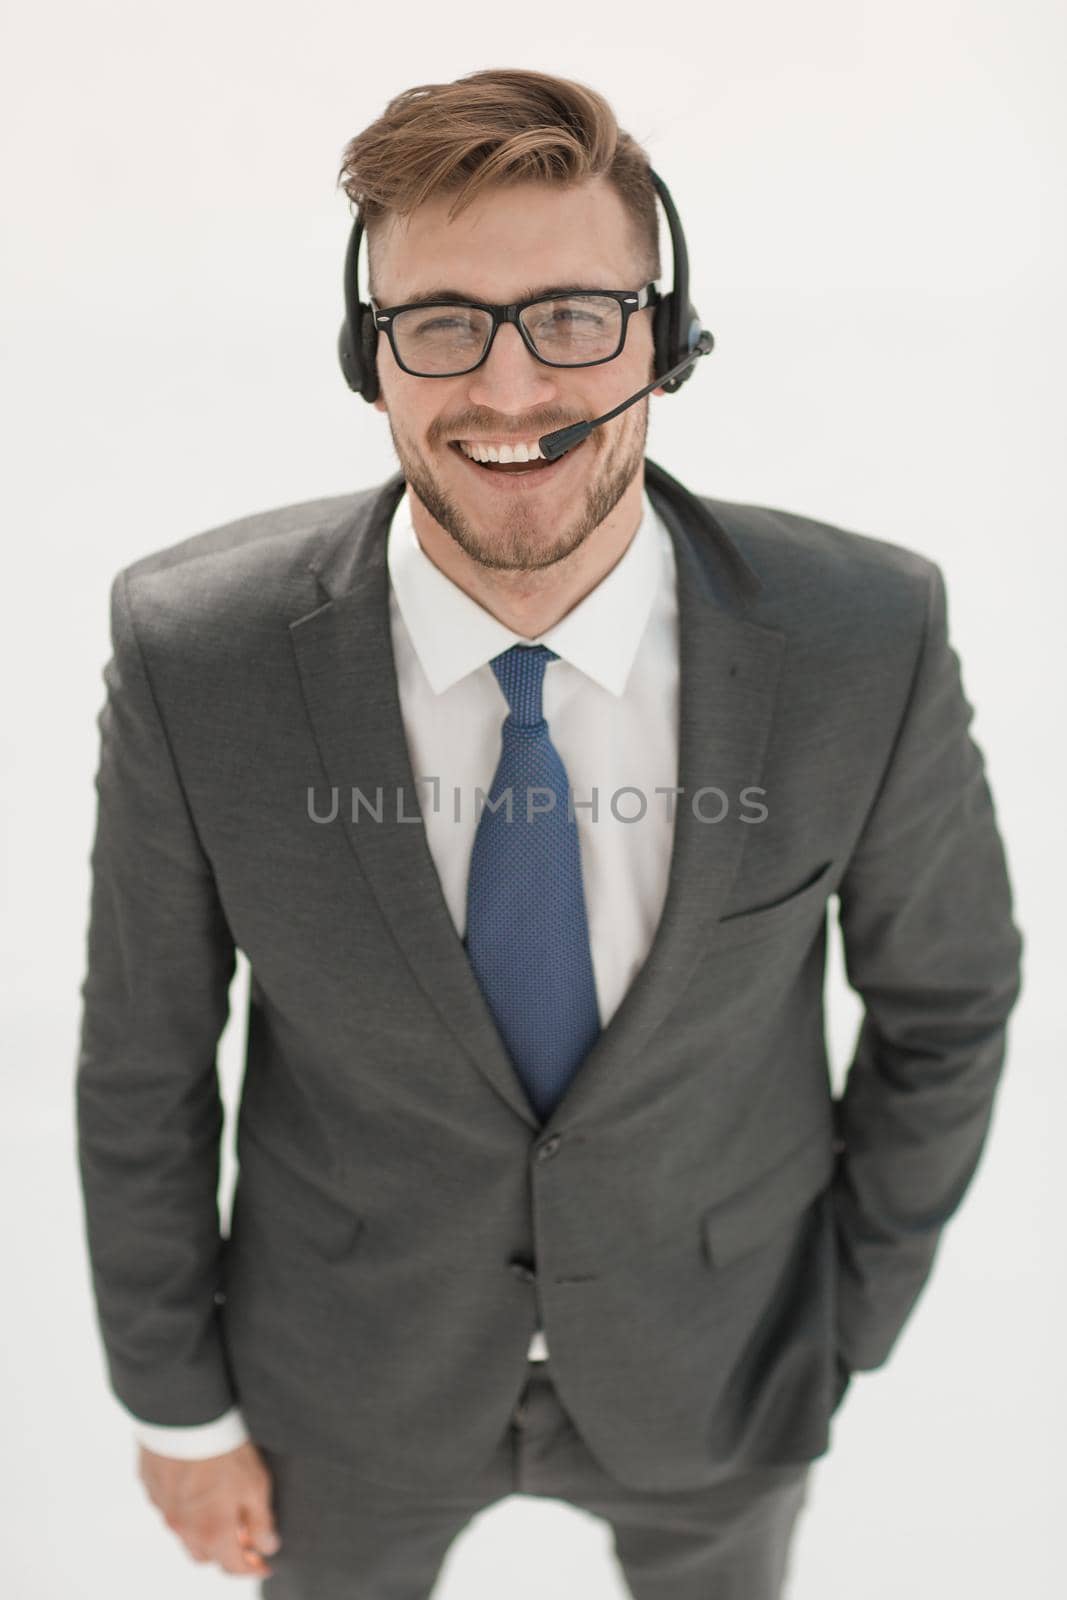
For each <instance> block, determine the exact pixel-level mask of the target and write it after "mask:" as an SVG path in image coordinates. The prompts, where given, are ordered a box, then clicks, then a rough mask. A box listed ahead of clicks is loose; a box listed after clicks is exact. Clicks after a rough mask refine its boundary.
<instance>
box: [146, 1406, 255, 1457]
mask: <svg viewBox="0 0 1067 1600" xmlns="http://www.w3.org/2000/svg"><path fill="white" fill-rule="evenodd" d="M129 1415H131V1416H132V1415H133V1413H132V1412H131V1413H129ZM133 1420H134V1423H135V1424H136V1426H135V1427H134V1430H133V1431H134V1437H135V1438H136V1440H137V1442H138V1443H139V1444H143V1445H144V1447H145V1449H146V1450H151V1451H153V1452H154V1454H155V1455H157V1456H170V1457H171V1458H172V1459H173V1460H175V1461H202V1460H206V1459H207V1457H208V1456H221V1455H225V1454H226V1452H227V1451H228V1450H236V1449H237V1447H238V1445H242V1444H244V1443H246V1441H247V1440H248V1438H249V1433H248V1429H247V1428H246V1427H245V1425H244V1418H243V1417H242V1416H241V1413H240V1411H239V1410H238V1409H237V1408H236V1407H235V1406H234V1407H231V1409H230V1410H229V1411H225V1412H223V1414H222V1416H221V1417H216V1418H215V1420H214V1422H201V1423H197V1424H195V1425H194V1426H192V1427H170V1426H167V1425H165V1424H163V1423H158V1422H142V1421H141V1419H140V1418H139V1417H134V1419H133Z"/></svg>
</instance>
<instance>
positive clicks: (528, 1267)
mask: <svg viewBox="0 0 1067 1600" xmlns="http://www.w3.org/2000/svg"><path fill="white" fill-rule="evenodd" d="M508 1266H509V1267H510V1268H511V1270H512V1272H513V1273H514V1274H515V1276H516V1278H518V1279H519V1280H520V1282H522V1283H536V1282H537V1272H536V1270H535V1268H534V1264H533V1262H532V1261H529V1260H527V1259H526V1258H525V1257H523V1256H512V1258H511V1260H510V1261H509V1262H508Z"/></svg>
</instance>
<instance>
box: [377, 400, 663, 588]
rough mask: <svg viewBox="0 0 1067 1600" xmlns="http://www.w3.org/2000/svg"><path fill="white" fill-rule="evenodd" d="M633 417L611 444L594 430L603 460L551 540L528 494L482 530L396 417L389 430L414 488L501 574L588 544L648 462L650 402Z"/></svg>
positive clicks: (472, 552) (532, 568) (533, 567)
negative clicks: (400, 432)
mask: <svg viewBox="0 0 1067 1600" xmlns="http://www.w3.org/2000/svg"><path fill="white" fill-rule="evenodd" d="M633 420H634V422H635V423H636V426H635V427H631V428H629V429H627V430H624V431H623V434H622V436H621V437H620V438H619V439H618V440H616V441H613V442H612V443H610V444H607V445H606V447H605V445H604V444H603V443H602V441H603V439H604V436H603V435H601V436H600V439H599V440H598V438H597V435H596V434H595V433H594V434H593V435H592V436H591V437H590V439H589V440H588V441H587V443H589V444H590V445H592V446H593V448H594V449H596V448H597V446H598V445H599V446H600V453H601V455H602V456H603V459H602V460H601V462H600V464H599V468H598V470H597V471H596V473H595V475H594V478H593V482H592V483H590V485H589V486H588V488H587V489H586V491H585V495H584V497H583V499H582V502H581V504H580V505H579V506H577V507H576V508H575V511H574V514H573V515H572V516H571V517H570V519H569V520H568V521H567V522H566V524H565V526H564V527H563V528H562V529H560V530H559V531H558V532H556V533H555V536H554V537H553V538H551V539H546V537H545V533H544V528H543V526H542V519H543V515H544V513H538V512H536V511H534V510H533V509H532V508H531V507H530V506H528V505H526V504H525V503H524V502H525V501H526V499H527V498H528V497H527V496H525V495H522V496H519V495H516V497H515V504H514V505H512V506H511V507H509V508H508V509H507V510H506V511H503V512H502V513H501V515H500V516H499V518H498V519H497V521H496V523H495V524H494V526H493V528H492V530H491V531H490V533H489V534H488V535H485V534H483V533H481V532H480V531H479V529H478V528H476V527H475V526H474V525H473V523H471V522H470V520H469V519H468V518H467V517H466V516H465V515H464V514H463V512H462V511H461V510H460V508H459V506H457V505H456V502H455V501H454V500H453V499H451V498H450V497H449V496H448V495H447V494H446V493H445V491H444V489H443V488H442V487H441V485H440V484H439V482H438V481H437V479H436V478H435V477H434V475H433V472H432V471H431V470H430V468H429V466H428V465H427V463H426V461H425V460H424V458H423V457H422V456H421V455H420V454H419V453H418V452H417V451H416V450H414V449H412V448H409V447H408V446H407V444H406V443H405V442H404V441H403V440H402V439H401V438H400V437H399V435H398V434H397V431H396V429H395V428H394V427H393V419H392V417H389V432H390V433H391V434H392V438H393V448H394V450H395V451H396V454H397V460H398V461H399V462H400V467H401V470H402V471H403V474H404V477H405V479H406V481H407V484H408V487H409V488H410V489H411V491H412V493H413V494H414V495H415V496H416V497H417V498H418V499H419V500H420V501H421V502H422V504H423V505H424V506H425V508H426V510H427V511H428V512H429V514H430V516H431V517H432V518H433V519H434V521H435V522H436V523H438V524H439V525H440V526H441V527H442V528H443V529H444V530H445V532H446V533H447V534H448V535H449V536H450V537H451V538H452V539H453V540H454V541H455V543H456V544H457V545H458V546H459V548H460V549H461V550H462V551H463V552H464V554H465V555H467V556H469V557H470V559H471V560H472V561H476V562H477V563H478V564H479V566H482V567H486V568H491V569H493V570H495V571H498V572H536V571H539V570H541V569H543V568H545V567H551V566H554V565H555V564H556V562H558V561H565V560H566V559H567V557H568V556H569V555H571V554H572V552H573V551H575V550H577V549H578V547H579V545H581V544H584V542H585V540H586V539H588V538H589V536H590V534H592V533H594V532H595V531H596V529H597V528H599V527H600V524H601V523H602V522H603V521H604V520H605V518H606V517H608V516H610V514H611V513H612V511H614V509H615V507H616V506H617V505H618V503H619V501H620V500H621V499H622V497H623V495H624V494H625V493H626V491H627V489H628V488H629V487H630V484H631V483H632V482H633V480H634V478H635V477H636V475H637V473H638V472H639V471H640V468H641V463H642V461H643V460H644V454H645V439H646V436H647V433H648V401H647V400H646V401H645V402H644V404H643V405H642V406H641V407H640V409H639V410H638V411H637V412H636V415H635V417H634V419H633ZM445 448H446V449H450V448H451V446H447V445H446V446H445ZM583 448H584V447H583Z"/></svg>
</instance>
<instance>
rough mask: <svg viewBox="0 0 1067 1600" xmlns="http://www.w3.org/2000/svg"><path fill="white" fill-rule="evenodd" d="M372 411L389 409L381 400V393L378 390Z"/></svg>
mask: <svg viewBox="0 0 1067 1600" xmlns="http://www.w3.org/2000/svg"><path fill="white" fill-rule="evenodd" d="M374 409H375V411H388V410H389V407H388V406H387V405H386V403H385V401H384V399H383V398H382V392H381V390H380V389H379V391H378V398H377V400H375V401H374Z"/></svg>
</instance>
